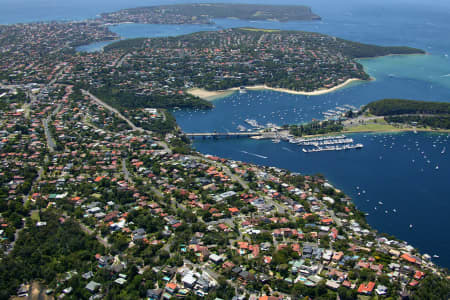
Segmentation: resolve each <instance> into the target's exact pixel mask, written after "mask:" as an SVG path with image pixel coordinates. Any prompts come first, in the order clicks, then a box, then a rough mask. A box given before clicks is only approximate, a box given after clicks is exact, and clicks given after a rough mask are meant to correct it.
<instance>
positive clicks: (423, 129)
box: [302, 128, 450, 138]
mask: <svg viewBox="0 0 450 300" xmlns="http://www.w3.org/2000/svg"><path fill="white" fill-rule="evenodd" d="M414 130H415V131H416V132H420V133H423V132H434V133H450V129H427V128H416V129H414V128H399V129H392V130H383V129H372V130H370V129H365V130H360V131H359V130H358V131H357V130H355V131H347V130H343V131H340V132H329V133H324V134H313V135H305V136H302V138H313V137H321V136H332V135H340V134H353V133H401V132H414Z"/></svg>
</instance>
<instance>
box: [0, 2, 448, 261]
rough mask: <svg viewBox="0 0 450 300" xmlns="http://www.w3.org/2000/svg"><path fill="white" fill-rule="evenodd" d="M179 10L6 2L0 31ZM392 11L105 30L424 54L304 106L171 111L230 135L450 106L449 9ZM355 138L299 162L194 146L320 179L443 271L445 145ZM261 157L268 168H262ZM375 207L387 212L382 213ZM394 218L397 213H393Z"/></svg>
mask: <svg viewBox="0 0 450 300" xmlns="http://www.w3.org/2000/svg"><path fill="white" fill-rule="evenodd" d="M180 2H194V1H144V0H131V1H118V0H112V1H106V0H97V1H89V2H88V1H87V0H80V1H57V0H3V1H2V10H1V11H0V23H15V22H30V21H41V20H67V19H83V18H93V17H95V15H96V14H98V13H100V12H104V11H114V10H117V9H121V8H127V7H133V6H144V5H156V4H170V3H180ZM195 2H205V1H195ZM206 2H239V1H224V0H219V1H212V0H210V1H206ZM245 2H247V3H257V2H261V1H254V0H249V1H245ZM392 2H393V1H387V0H377V1H375V0H368V1H356V0H347V1H335V0H304V1H296V0H284V1H273V0H272V1H264V3H277V4H293V3H296V4H306V5H310V6H311V7H312V9H313V11H314V12H316V13H318V14H319V15H320V16H321V17H322V18H323V20H322V21H320V22H290V23H276V22H245V21H237V20H216V25H215V26H213V27H212V28H207V27H206V26H167V25H120V26H115V27H112V30H113V31H115V32H117V33H118V34H119V35H120V36H122V37H123V38H131V37H139V36H143V37H154V36H168V35H178V34H185V33H190V32H194V31H199V30H210V29H212V30H214V29H219V28H228V27H239V26H253V27H261V28H277V29H297V30H306V31H316V32H321V33H325V34H330V35H334V36H337V37H341V38H345V39H350V40H354V41H359V42H365V43H374V44H379V45H407V46H412V47H418V48H421V49H424V50H426V51H427V52H429V53H430V55H426V56H401V57H385V58H377V59H370V60H363V61H362V63H363V65H364V66H365V68H366V70H367V71H368V72H369V73H370V74H371V75H372V76H373V77H375V78H376V80H375V81H372V82H367V83H357V84H354V85H352V86H350V87H347V88H344V89H341V90H339V91H337V92H334V93H331V94H327V95H321V96H314V97H305V96H293V95H288V94H281V93H275V92H268V91H264V92H249V93H247V94H233V95H232V96H230V97H228V98H224V99H220V100H216V101H215V109H213V110H211V111H208V112H192V111H184V112H183V111H177V112H176V113H175V115H176V117H177V121H178V122H179V124H180V125H181V127H182V128H183V130H185V131H186V132H189V131H210V130H236V126H237V125H238V124H244V123H242V121H243V120H244V119H246V118H253V119H256V120H257V121H258V122H259V123H263V124H265V123H267V122H272V123H276V124H279V125H281V124H285V123H301V122H307V121H310V120H311V119H312V118H320V117H321V112H324V111H326V110H328V109H330V108H334V107H336V106H341V105H343V104H351V105H355V106H360V105H363V104H366V103H368V102H370V101H372V100H376V99H380V98H385V97H399V98H410V99H423V100H428V101H432V100H436V101H450V76H447V75H449V74H450V60H449V58H448V55H450V39H449V38H448V36H449V34H448V33H449V32H450V21H449V20H450V2H449V1H446V0H436V1H433V2H432V4H431V3H424V2H423V1H421V0H398V1H395V3H394V4H393V3H392ZM98 46H102V44H101V45H90V46H88V47H87V48H85V49H84V50H95V49H98ZM352 136H353V138H354V139H355V140H356V141H357V142H362V143H363V144H364V145H365V147H364V149H362V150H359V151H346V152H327V153H309V154H304V153H302V152H300V151H299V147H298V146H294V145H290V144H287V143H284V142H282V143H280V144H272V143H271V142H270V141H254V140H249V139H230V140H218V141H212V140H198V141H196V142H195V144H194V145H195V147H196V148H197V149H198V150H199V151H201V152H203V153H211V154H215V155H220V156H223V157H227V158H232V159H236V160H243V161H249V162H254V163H258V164H264V165H274V166H278V167H282V168H287V169H290V170H292V171H299V172H302V173H306V174H314V173H318V172H320V173H323V174H324V175H325V176H326V177H327V178H328V179H329V180H330V181H331V182H332V183H334V184H335V185H336V186H337V187H339V188H341V189H343V191H344V192H346V193H347V194H349V195H350V196H352V197H353V198H354V200H355V203H356V204H357V206H358V207H359V208H360V209H362V210H363V211H365V212H368V213H369V216H368V221H369V223H370V224H371V225H373V226H374V227H375V228H376V229H378V230H379V231H383V232H387V233H390V234H393V235H395V236H397V237H399V238H402V239H405V240H407V241H408V242H410V243H411V244H412V245H414V246H416V247H418V248H419V249H421V251H423V252H427V253H429V254H438V255H440V258H439V259H438V260H436V262H438V263H439V264H440V265H442V266H446V267H450V255H449V253H450V230H449V229H450V223H449V221H448V212H449V209H450V197H449V196H448V192H447V186H446V184H447V183H448V182H449V177H450V165H449V159H448V151H450V150H447V151H446V152H445V153H444V154H441V151H442V148H443V147H444V146H446V148H447V149H450V145H449V142H448V140H449V138H448V135H436V134H417V135H415V134H413V133H402V134H376V135H373V134H367V135H364V134H355V135H352ZM416 142H417V144H416ZM433 145H434V146H435V147H434V146H433ZM391 146H392V148H391ZM241 151H245V152H247V153H244V152H241ZM422 152H424V153H423V154H422ZM253 154H257V155H260V156H255V155H253ZM261 155H262V156H264V157H267V158H266V159H264V158H261ZM424 156H426V157H427V158H424ZM413 160H414V162H413ZM428 160H429V161H430V163H428ZM436 166H439V169H436ZM422 169H423V171H422ZM356 187H359V189H357V188H356ZM363 190H364V191H365V193H363ZM358 193H360V195H358ZM378 201H382V202H383V203H384V204H383V205H381V206H380V205H379V204H377V203H378ZM375 206H377V210H375V209H374V208H375ZM394 208H395V209H396V210H397V212H396V213H394V212H393V211H392V209H394ZM385 210H387V211H388V213H385ZM409 224H413V229H409Z"/></svg>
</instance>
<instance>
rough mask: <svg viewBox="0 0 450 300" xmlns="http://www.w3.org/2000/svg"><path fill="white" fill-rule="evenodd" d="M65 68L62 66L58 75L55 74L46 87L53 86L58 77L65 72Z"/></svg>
mask: <svg viewBox="0 0 450 300" xmlns="http://www.w3.org/2000/svg"><path fill="white" fill-rule="evenodd" d="M67 68H68V66H64V67H63V68H61V70H59V72H58V74H56V75H55V76H54V77H53V79H52V80H51V81H50V82H49V83H48V85H52V84H54V83H55V82H56V81H57V80H58V79H59V77H60V76H61V75H62V73H63V72H64V71H66V70H67Z"/></svg>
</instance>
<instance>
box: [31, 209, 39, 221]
mask: <svg viewBox="0 0 450 300" xmlns="http://www.w3.org/2000/svg"><path fill="white" fill-rule="evenodd" d="M31 219H32V220H33V221H35V222H39V221H40V220H41V216H39V211H38V210H36V211H33V212H32V213H31Z"/></svg>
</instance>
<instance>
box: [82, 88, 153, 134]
mask: <svg viewBox="0 0 450 300" xmlns="http://www.w3.org/2000/svg"><path fill="white" fill-rule="evenodd" d="M81 91H82V92H83V94H84V95H87V96H89V97H91V99H92V100H94V101H95V102H97V103H98V104H100V105H101V106H103V107H104V108H106V109H107V110H109V111H111V112H113V113H115V114H117V116H118V117H119V118H120V119H122V120H124V121H125V122H127V124H128V125H129V126H130V127H131V129H132V130H135V131H139V132H146V133H149V134H151V132H150V131H147V130H144V129H142V128H140V127H137V126H136V125H134V124H133V122H131V121H130V120H129V119H128V118H126V117H125V116H124V115H122V114H121V113H120V112H119V111H118V110H117V109H115V108H114V107H112V106H110V105H108V104H106V103H105V102H103V101H102V100H100V99H99V98H97V97H96V96H94V95H92V94H91V93H89V92H88V91H85V90H81Z"/></svg>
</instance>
